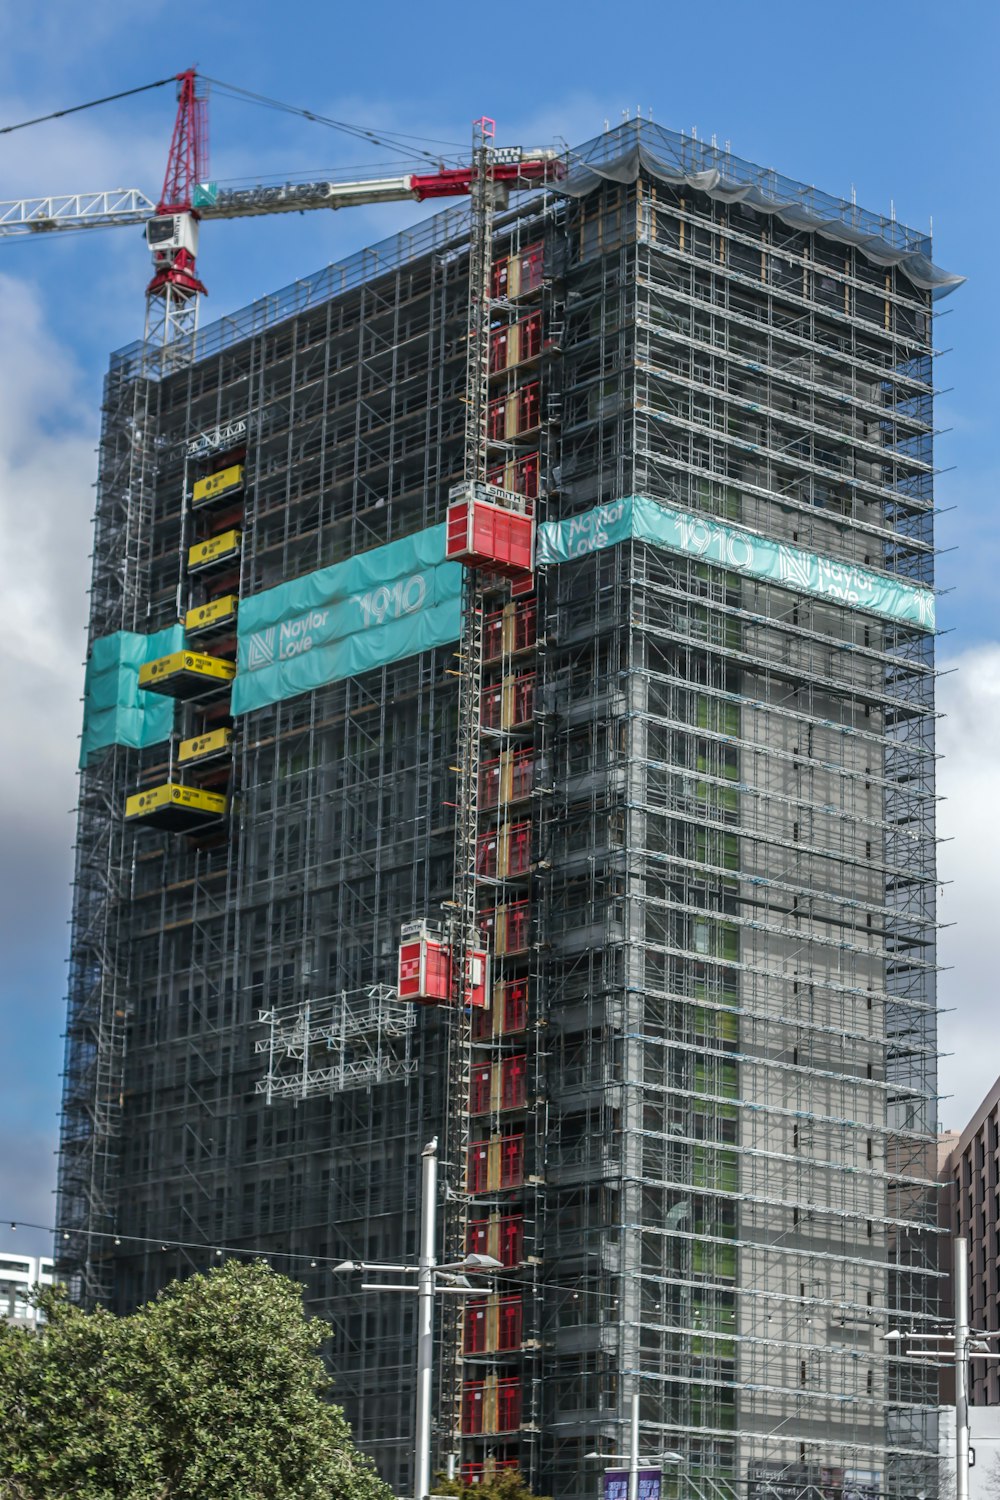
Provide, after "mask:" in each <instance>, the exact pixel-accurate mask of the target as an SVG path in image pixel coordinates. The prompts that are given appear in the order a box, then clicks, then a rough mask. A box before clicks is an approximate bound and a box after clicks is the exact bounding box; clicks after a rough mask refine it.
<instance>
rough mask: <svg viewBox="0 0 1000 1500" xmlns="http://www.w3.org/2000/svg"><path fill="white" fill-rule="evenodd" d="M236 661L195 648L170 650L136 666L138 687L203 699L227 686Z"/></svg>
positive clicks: (234, 672) (231, 678)
mask: <svg viewBox="0 0 1000 1500" xmlns="http://www.w3.org/2000/svg"><path fill="white" fill-rule="evenodd" d="M235 676H236V663H235V662H232V661H225V660H224V658H223V657H221V656H201V655H199V653H198V652H197V651H171V653H170V655H169V656H160V657H157V659H156V661H149V662H147V663H146V665H145V666H144V667H140V668H139V686H140V687H141V688H145V690H146V691H147V692H148V693H162V694H163V695H164V697H167V698H184V699H186V698H204V697H206V696H207V695H208V694H209V693H218V692H222V691H224V690H225V689H226V688H228V687H229V685H230V683H231V682H232V680H233V678H234V677H235Z"/></svg>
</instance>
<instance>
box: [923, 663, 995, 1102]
mask: <svg viewBox="0 0 1000 1500" xmlns="http://www.w3.org/2000/svg"><path fill="white" fill-rule="evenodd" d="M941 666H942V670H944V671H948V669H953V670H951V671H950V672H949V675H946V676H943V677H942V678H941V681H940V684H939V694H938V702H939V707H940V709H941V710H942V712H943V713H945V714H946V715H947V717H946V718H945V719H944V720H943V721H942V723H941V726H940V729H939V736H938V748H939V751H940V752H941V754H942V755H943V757H944V759H943V760H942V762H941V766H940V770H939V775H938V791H939V794H940V795H941V796H942V797H943V798H944V799H945V800H944V801H943V802H942V803H941V804H940V806H939V814H938V817H939V822H938V832H939V835H940V837H941V838H942V839H943V840H946V842H943V843H942V845H941V848H940V853H939V874H940V878H941V880H942V881H944V882H949V881H950V882H952V883H951V884H949V885H946V886H945V888H944V890H943V892H942V897H941V903H940V910H939V916H940V919H941V920H942V922H947V923H953V924H954V925H953V926H951V927H950V928H948V929H947V930H945V931H944V932H942V934H941V943H940V960H941V963H942V964H944V965H948V966H950V970H949V972H944V973H942V975H941V980H940V987H939V995H940V1003H941V1005H942V1006H943V1007H945V1008H949V1009H951V1008H953V1013H951V1014H947V1015H944V1016H942V1018H941V1045H942V1049H943V1050H945V1051H946V1052H948V1053H950V1054H952V1055H951V1056H949V1057H946V1058H944V1059H943V1061H942V1066H941V1088H942V1092H943V1093H945V1094H949V1095H951V1096H952V1097H951V1098H949V1099H946V1100H945V1101H944V1103H943V1105H942V1110H941V1113H942V1119H943V1121H944V1123H945V1124H946V1125H947V1126H948V1127H949V1128H951V1129H955V1128H960V1127H961V1126H963V1125H965V1124H966V1122H967V1121H968V1119H969V1117H970V1116H971V1114H972V1111H973V1110H974V1109H975V1107H976V1106H977V1105H978V1104H979V1102H980V1100H981V1099H982V1098H983V1097H984V1096H985V1094H986V1093H987V1091H988V1089H989V1088H990V1086H991V1085H992V1083H993V1082H994V1080H995V1079H996V1077H997V1074H998V1073H1000V1046H998V1045H997V1039H998V1035H1000V1029H998V1025H997V1011H998V999H1000V995H998V981H997V973H998V965H997V958H996V932H997V926H998V921H1000V645H998V644H991V645H986V646H981V647H978V648H976V649H974V650H971V651H967V652H964V653H963V654H962V655H960V656H958V657H955V658H952V659H951V660H948V661H943V662H942V663H941Z"/></svg>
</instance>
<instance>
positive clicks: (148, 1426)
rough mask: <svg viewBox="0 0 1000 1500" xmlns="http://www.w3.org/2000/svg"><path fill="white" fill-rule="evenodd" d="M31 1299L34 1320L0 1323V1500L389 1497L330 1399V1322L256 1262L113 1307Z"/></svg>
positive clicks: (50, 1298) (52, 1296)
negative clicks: (37, 1322) (323, 1349)
mask: <svg viewBox="0 0 1000 1500" xmlns="http://www.w3.org/2000/svg"><path fill="white" fill-rule="evenodd" d="M41 1300H42V1304H43V1308H44V1311H45V1314H46V1319H47V1321H46V1322H45V1323H44V1324H43V1325H42V1326H41V1328H40V1329H39V1331H37V1332H32V1331H30V1330H26V1329H23V1328H11V1327H8V1326H7V1325H6V1324H3V1325H0V1410H2V1412H3V1414H4V1419H3V1422H2V1424H0V1495H2V1496H3V1497H4V1500H36V1497H37V1500H69V1497H73V1500H391V1491H390V1490H389V1489H388V1487H387V1486H386V1485H384V1484H383V1483H382V1481H381V1480H380V1479H379V1478H378V1476H377V1475H376V1473H375V1470H374V1468H373V1467H372V1465H371V1464H370V1463H369V1461H368V1460H367V1459H366V1458H364V1457H363V1456H362V1455H361V1454H360V1453H359V1452H358V1451H357V1449H356V1448H355V1447H354V1445H353V1443H352V1441H351V1434H350V1430H349V1428H348V1426H347V1422H346V1421H345V1419H344V1415H343V1412H342V1411H341V1410H340V1408H339V1407H337V1406H334V1405H331V1404H330V1402H329V1399H328V1395H329V1389H330V1382H329V1379H328V1377H327V1374H326V1371H325V1369H324V1367H323V1363H322V1361H321V1359H320V1357H319V1349H320V1346H321V1345H322V1343H323V1342H324V1340H325V1339H327V1338H328V1337H329V1335H330V1330H329V1328H328V1326H327V1325H326V1324H325V1323H323V1322H322V1321H321V1320H320V1319H318V1318H314V1319H308V1318H306V1317H305V1315H304V1312H303V1308H302V1288H301V1287H300V1286H299V1285H298V1284H297V1283H296V1282H294V1281H291V1280H289V1279H288V1278H287V1277H284V1276H279V1275H277V1274H276V1273H275V1272H273V1271H272V1270H271V1269H270V1268H269V1267H268V1266H267V1265H266V1264H264V1263H263V1262H257V1263H255V1264H252V1265H244V1264H240V1263H237V1262H235V1261H232V1262H230V1263H228V1264H227V1265H225V1266H221V1267H219V1268H218V1269H217V1270H213V1271H210V1272H209V1273H208V1274H207V1275H203V1276H202V1275H199V1276H192V1277H190V1278H189V1279H187V1280H185V1281H178V1282H173V1283H172V1284H171V1285H170V1286H168V1287H167V1288H166V1289H165V1290H164V1291H163V1292H162V1293H161V1294H160V1295H159V1297H157V1298H156V1299H155V1301H153V1302H150V1303H148V1304H147V1305H146V1306H145V1307H140V1308H139V1309H138V1310H137V1311H136V1312H134V1313H132V1314H130V1315H129V1316H128V1317H123V1318H117V1317H115V1316H113V1315H112V1314H111V1313H108V1312H105V1311H103V1310H98V1311H96V1312H91V1313H85V1312H82V1311H80V1310H79V1309H78V1308H75V1307H72V1306H70V1305H69V1303H68V1302H67V1301H66V1300H65V1298H64V1297H63V1296H61V1295H59V1293H58V1292H56V1293H55V1294H50V1293H45V1294H43V1296H42V1299H41Z"/></svg>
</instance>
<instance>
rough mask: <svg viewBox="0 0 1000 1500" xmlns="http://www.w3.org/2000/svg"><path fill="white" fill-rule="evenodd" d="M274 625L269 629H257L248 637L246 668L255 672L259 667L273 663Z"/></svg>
mask: <svg viewBox="0 0 1000 1500" xmlns="http://www.w3.org/2000/svg"><path fill="white" fill-rule="evenodd" d="M275 634H276V627H275V626H274V625H272V626H271V628H270V630H259V631H258V632H257V634H256V635H252V636H251V637H250V641H249V644H248V646H247V670H248V671H250V672H257V671H259V670H260V668H261V667H270V666H272V665H273V664H274V642H275Z"/></svg>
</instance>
